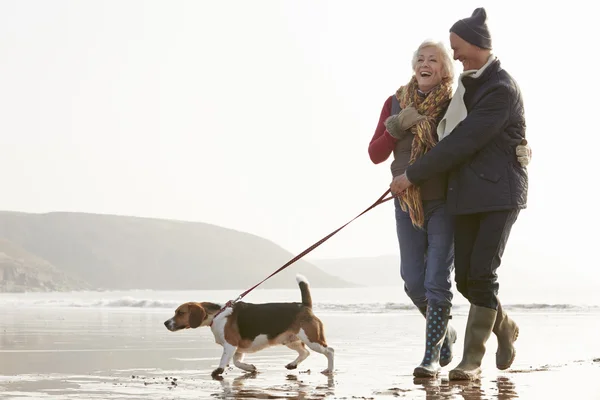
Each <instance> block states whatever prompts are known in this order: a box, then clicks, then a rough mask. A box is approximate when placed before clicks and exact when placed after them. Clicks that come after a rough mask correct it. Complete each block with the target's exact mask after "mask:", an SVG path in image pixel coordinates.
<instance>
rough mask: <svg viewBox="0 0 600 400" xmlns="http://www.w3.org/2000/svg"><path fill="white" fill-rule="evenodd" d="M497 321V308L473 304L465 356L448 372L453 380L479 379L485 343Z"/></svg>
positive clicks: (470, 311) (467, 331) (467, 329)
mask: <svg viewBox="0 0 600 400" xmlns="http://www.w3.org/2000/svg"><path fill="white" fill-rule="evenodd" d="M495 322H496V310H494V309H492V308H486V307H479V306H475V305H473V304H471V309H470V310H469V318H468V319H467V328H466V330H465V348H464V352H463V358H462V360H461V362H460V363H459V364H458V365H457V366H456V368H454V369H453V370H451V371H450V373H449V374H448V378H449V379H450V380H451V381H461V380H467V381H473V380H477V379H479V377H480V375H481V361H482V360H483V356H484V355H485V343H486V342H487V340H488V339H489V338H490V335H491V334H492V328H493V327H494V324H495Z"/></svg>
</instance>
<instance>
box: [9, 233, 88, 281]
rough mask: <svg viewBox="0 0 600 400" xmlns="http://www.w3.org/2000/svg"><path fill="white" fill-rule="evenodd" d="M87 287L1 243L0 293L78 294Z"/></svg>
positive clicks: (17, 247)
mask: <svg viewBox="0 0 600 400" xmlns="http://www.w3.org/2000/svg"><path fill="white" fill-rule="evenodd" d="M88 287H89V286H88V285H87V284H86V283H85V282H81V281H77V280H75V279H72V278H70V277H69V276H68V275H67V274H65V273H64V272H62V271H60V270H59V269H58V268H56V267H55V266H54V265H52V264H51V263H50V262H48V261H46V260H44V259H41V258H39V257H36V256H34V255H32V254H30V253H28V252H27V251H25V250H23V249H22V248H21V247H19V246H17V245H15V244H14V243H11V242H9V241H7V240H3V239H0V292H23V291H64V290H79V289H85V288H88Z"/></svg>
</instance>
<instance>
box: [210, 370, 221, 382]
mask: <svg viewBox="0 0 600 400" xmlns="http://www.w3.org/2000/svg"><path fill="white" fill-rule="evenodd" d="M223 372H224V370H223V368H217V369H215V370H214V371H213V372H212V374H210V376H212V377H213V379H216V380H218V381H220V380H221V379H223V376H222V374H223Z"/></svg>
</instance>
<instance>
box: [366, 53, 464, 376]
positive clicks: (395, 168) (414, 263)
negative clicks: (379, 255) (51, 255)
mask: <svg viewBox="0 0 600 400" xmlns="http://www.w3.org/2000/svg"><path fill="white" fill-rule="evenodd" d="M412 67H413V76H412V78H411V79H410V81H409V82H408V83H407V84H406V85H404V86H401V87H400V88H399V89H398V90H397V91H396V93H395V94H393V95H392V96H390V97H389V98H388V99H387V100H386V101H385V103H384V105H383V109H382V110H381V115H380V117H379V123H378V124H377V128H376V130H375V134H374V135H373V138H372V139H371V142H370V144H369V156H370V157H371V161H373V163H375V164H379V163H382V162H384V161H386V160H387V159H388V158H389V156H390V155H391V154H393V155H394V160H393V161H392V164H391V172H392V176H393V177H396V176H399V175H402V174H403V173H404V172H405V170H406V168H407V167H408V165H409V164H412V163H413V162H414V161H415V160H416V159H418V158H419V157H421V156H423V155H424V154H425V153H426V152H427V151H429V150H430V149H431V148H432V147H433V146H435V145H436V143H437V141H438V137H437V133H436V128H437V125H438V123H439V122H440V120H441V119H442V117H443V116H444V113H445V112H446V109H447V107H448V104H449V103H450V99H451V97H452V80H453V78H454V68H453V64H452V60H451V58H450V56H449V54H448V52H447V51H446V49H445V47H444V45H443V44H441V43H438V42H433V41H425V42H423V43H422V44H421V45H420V46H419V47H418V48H417V50H416V51H415V52H414V55H413V59H412ZM446 189H447V177H446V174H441V175H439V176H435V177H433V178H431V179H429V180H428V181H427V182H425V183H424V184H422V185H421V186H418V187H417V186H412V187H410V188H409V189H408V190H406V191H404V192H403V193H402V194H401V196H400V197H399V198H395V199H394V205H395V214H396V232H397V235H398V242H399V247H400V274H401V276H402V279H403V281H404V290H405V291H406V293H407V295H408V296H409V297H410V299H411V300H412V302H413V303H414V304H415V305H416V306H417V307H418V309H419V311H420V312H421V313H422V314H423V316H425V318H426V328H425V335H426V336H425V338H426V341H425V355H424V357H423V360H422V362H421V364H420V365H419V366H418V367H417V368H415V370H414V375H415V376H417V377H433V376H436V375H437V374H438V372H439V370H440V367H443V366H445V365H447V364H449V363H450V362H451V361H452V345H453V343H454V342H455V341H456V331H455V330H454V329H453V328H452V327H451V326H449V325H448V320H449V319H450V310H451V307H452V284H451V279H450V274H451V272H452V268H453V262H454V246H453V245H454V218H453V217H452V216H451V215H450V214H449V213H448V212H447V211H446V207H445V198H446Z"/></svg>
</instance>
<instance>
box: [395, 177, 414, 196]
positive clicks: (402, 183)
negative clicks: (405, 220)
mask: <svg viewBox="0 0 600 400" xmlns="http://www.w3.org/2000/svg"><path fill="white" fill-rule="evenodd" d="M410 186H412V183H410V181H409V180H408V178H407V177H406V174H402V175H400V176H397V177H395V178H394V179H393V180H392V183H391V184H390V189H391V191H392V193H393V194H394V195H396V196H397V195H399V194H400V193H402V192H404V191H405V190H406V189H408V188H409V187H410Z"/></svg>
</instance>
